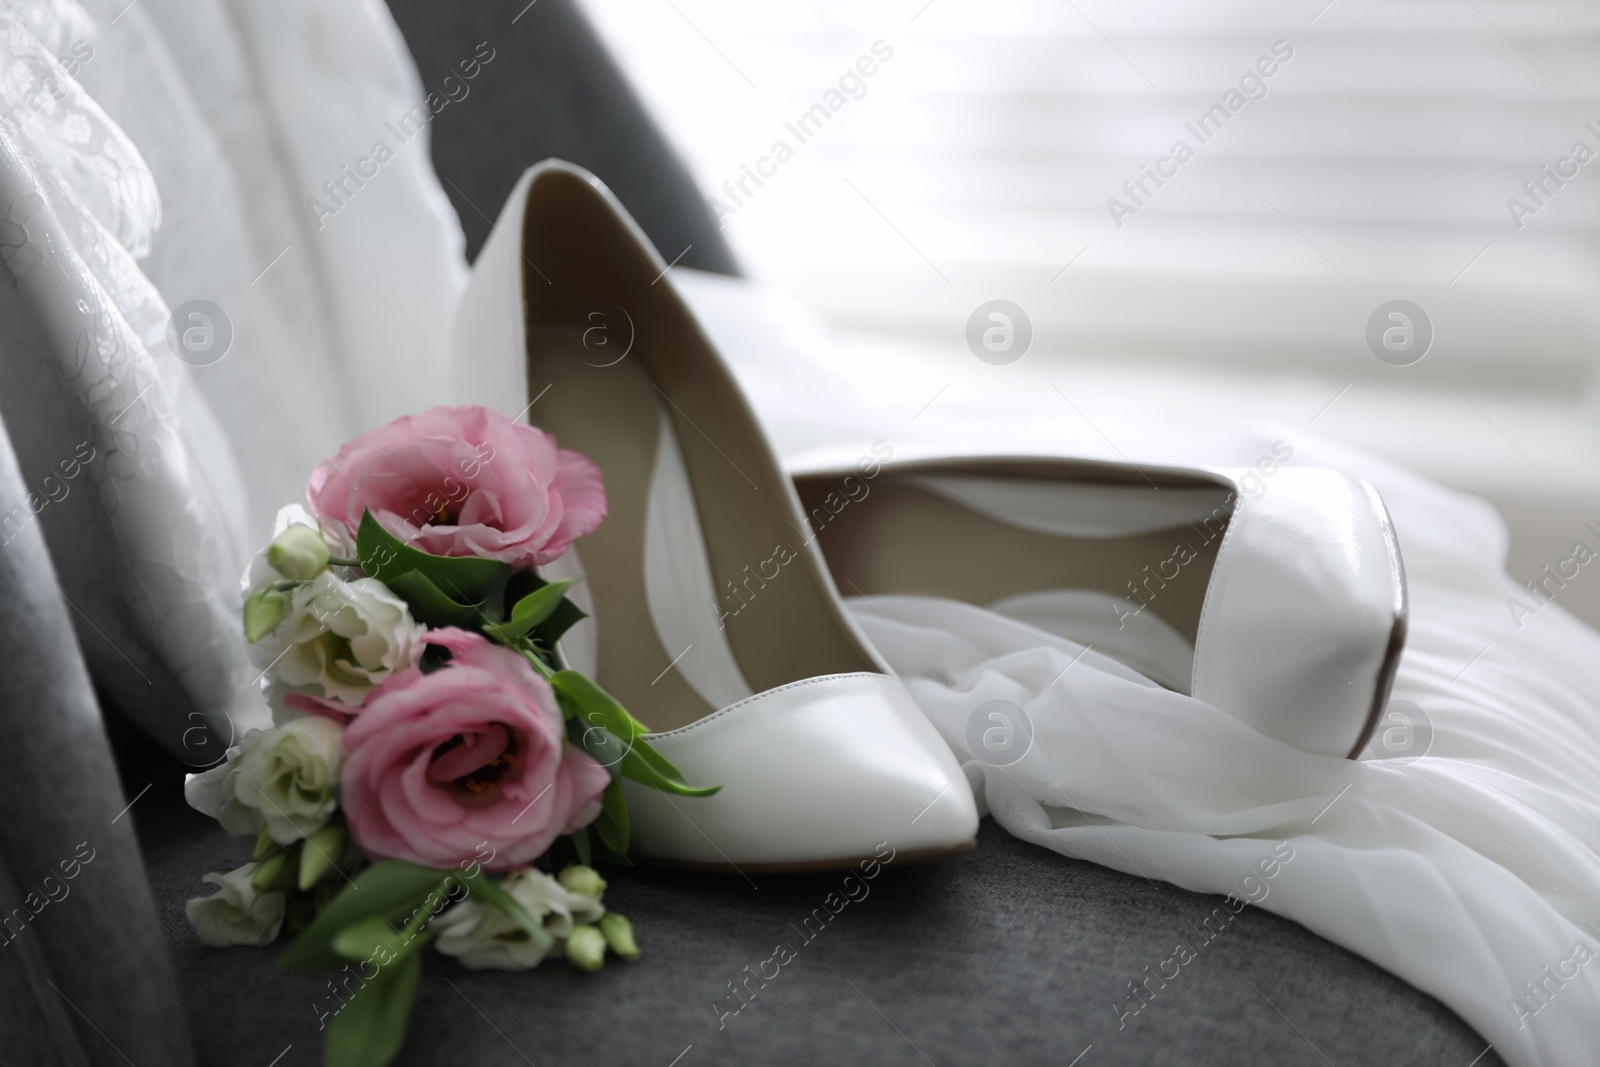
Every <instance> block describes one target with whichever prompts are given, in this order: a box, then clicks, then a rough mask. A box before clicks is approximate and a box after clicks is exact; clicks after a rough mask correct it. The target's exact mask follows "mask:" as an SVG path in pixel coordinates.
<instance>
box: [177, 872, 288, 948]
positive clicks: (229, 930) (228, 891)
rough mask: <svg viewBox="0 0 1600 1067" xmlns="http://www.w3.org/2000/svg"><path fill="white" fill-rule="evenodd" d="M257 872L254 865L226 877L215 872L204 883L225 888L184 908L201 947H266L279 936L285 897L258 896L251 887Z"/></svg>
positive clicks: (273, 894) (260, 894) (272, 894)
mask: <svg viewBox="0 0 1600 1067" xmlns="http://www.w3.org/2000/svg"><path fill="white" fill-rule="evenodd" d="M255 869H256V865H255V864H254V863H247V864H245V865H244V866H243V867H240V868H239V869H238V870H233V871H228V872H227V873H225V874H223V873H219V872H217V871H212V872H211V873H209V874H207V875H205V876H204V877H203V878H202V879H201V881H204V882H211V883H212V884H214V885H218V886H221V887H222V888H221V889H219V890H218V891H217V892H215V893H213V894H212V895H211V896H209V897H194V898H193V899H191V900H190V901H189V902H188V903H187V904H185V905H184V909H183V910H184V912H185V913H186V914H187V915H188V916H189V925H191V926H193V927H194V932H195V934H196V935H197V936H198V937H199V938H200V942H201V944H205V945H210V946H211V947H212V948H227V947H228V946H230V945H266V944H270V943H271V942H272V940H273V938H275V937H277V936H278V928H279V927H280V926H282V925H283V894H282V893H260V892H257V891H256V888H255V886H253V885H251V884H250V876H251V875H252V874H254V873H255Z"/></svg>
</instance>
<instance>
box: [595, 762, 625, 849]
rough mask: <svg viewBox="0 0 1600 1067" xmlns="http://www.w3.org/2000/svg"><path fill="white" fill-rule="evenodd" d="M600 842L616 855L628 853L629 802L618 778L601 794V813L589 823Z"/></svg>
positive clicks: (612, 780)
mask: <svg viewBox="0 0 1600 1067" xmlns="http://www.w3.org/2000/svg"><path fill="white" fill-rule="evenodd" d="M589 826H590V828H591V829H593V830H594V833H595V836H596V837H598V838H599V839H600V843H601V844H602V845H604V846H605V847H606V848H608V849H610V850H611V853H612V855H614V856H626V855H627V854H628V834H629V825H628V802H627V800H625V799H624V798H623V795H622V782H621V781H619V780H618V779H616V778H613V779H611V784H610V785H608V786H606V791H605V793H604V794H602V796H601V800H600V814H599V816H597V817H596V818H595V820H594V822H592V823H590V824H589Z"/></svg>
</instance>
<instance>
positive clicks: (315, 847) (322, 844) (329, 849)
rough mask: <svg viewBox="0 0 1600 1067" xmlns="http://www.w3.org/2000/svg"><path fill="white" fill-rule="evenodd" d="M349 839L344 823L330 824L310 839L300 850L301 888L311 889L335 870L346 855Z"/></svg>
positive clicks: (307, 839)
mask: <svg viewBox="0 0 1600 1067" xmlns="http://www.w3.org/2000/svg"><path fill="white" fill-rule="evenodd" d="M348 841H349V837H348V835H347V834H346V832H345V828H344V825H343V824H342V823H329V824H328V825H327V826H324V827H323V828H322V829H320V830H318V831H317V832H316V833H314V834H312V835H311V836H310V837H308V838H306V843H305V845H304V846H303V847H302V848H301V849H300V888H301V889H310V888H311V887H312V886H314V885H316V884H317V883H318V882H320V881H322V876H323V875H325V874H327V873H328V872H329V871H331V870H333V869H334V867H336V866H337V865H338V863H339V857H340V856H342V855H344V850H345V845H346V843H347V842H348Z"/></svg>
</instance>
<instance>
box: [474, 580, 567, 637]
mask: <svg viewBox="0 0 1600 1067" xmlns="http://www.w3.org/2000/svg"><path fill="white" fill-rule="evenodd" d="M574 580H575V579H571V578H569V579H567V580H565V581H560V582H551V583H550V584H549V585H545V586H541V587H539V588H538V589H535V590H534V591H533V592H531V593H529V594H528V595H527V596H525V597H523V598H522V599H521V600H519V601H517V603H516V606H515V607H513V608H512V609H511V618H509V619H507V620H506V621H505V622H502V623H497V624H496V625H495V627H494V629H495V633H496V635H499V636H503V637H504V638H513V637H521V636H522V635H523V634H525V633H527V632H528V631H529V630H531V629H533V628H534V627H535V626H538V625H539V624H540V623H542V622H544V621H545V620H546V619H548V618H549V617H550V616H551V615H552V614H554V613H555V610H556V608H558V607H560V606H561V600H562V597H563V596H564V595H565V594H566V591H567V589H568V588H569V587H570V586H571V585H572V583H573V581H574Z"/></svg>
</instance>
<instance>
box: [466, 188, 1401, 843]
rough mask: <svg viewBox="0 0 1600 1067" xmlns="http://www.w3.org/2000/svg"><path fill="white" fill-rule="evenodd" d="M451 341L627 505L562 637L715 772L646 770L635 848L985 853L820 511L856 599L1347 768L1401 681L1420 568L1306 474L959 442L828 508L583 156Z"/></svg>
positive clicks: (491, 274)
mask: <svg viewBox="0 0 1600 1067" xmlns="http://www.w3.org/2000/svg"><path fill="white" fill-rule="evenodd" d="M454 348H455V352H454V373H455V389H454V393H455V395H454V397H453V399H454V400H455V402H458V403H465V402H470V403H479V404H483V405H485V406H487V407H490V408H493V409H494V410H497V411H500V412H502V413H503V414H506V415H509V416H518V415H519V414H522V415H525V416H527V417H528V418H529V421H531V422H533V423H535V424H537V425H539V426H540V427H542V428H544V429H546V430H549V431H550V432H551V433H553V434H554V435H555V437H556V439H557V440H558V441H560V442H561V444H562V445H563V446H565V447H568V448H574V449H577V450H579V451H581V452H584V453H586V454H588V455H589V456H590V457H591V458H592V459H593V460H594V461H595V462H596V463H597V464H598V465H599V466H600V468H601V470H602V472H603V473H604V475H605V479H606V491H607V497H608V500H609V503H610V515H609V517H608V519H607V521H606V522H605V523H604V524H602V526H601V527H600V529H599V530H598V531H596V532H595V533H593V534H590V535H589V536H588V537H585V538H584V539H583V540H582V541H581V542H580V544H579V545H578V547H577V548H576V549H574V550H572V551H569V552H568V554H567V555H566V556H564V557H563V558H562V559H561V560H558V561H557V562H556V563H555V564H553V565H552V566H551V567H548V568H545V569H544V570H543V572H542V573H544V574H545V576H546V577H547V578H552V579H556V578H562V577H580V576H581V577H583V578H584V580H583V581H582V582H580V583H579V584H577V585H575V586H573V596H574V599H575V600H577V602H578V603H579V606H580V607H583V608H584V609H585V610H586V611H587V612H588V613H589V615H590V618H589V619H586V620H585V621H584V622H583V623H580V624H579V625H578V626H577V627H574V628H573V630H571V631H569V633H568V635H567V636H566V637H565V638H564V639H563V641H562V642H561V646H560V653H561V654H562V656H563V657H565V658H566V660H567V661H568V662H569V663H570V664H571V665H572V666H574V667H576V668H577V669H579V670H582V671H584V672H585V673H587V674H589V675H590V676H591V677H593V678H595V680H596V681H597V682H598V683H599V684H600V685H601V686H602V687H604V688H605V689H607V690H608V691H610V692H611V693H612V694H613V695H615V696H616V697H617V698H618V699H619V700H620V701H621V702H622V703H623V705H624V706H625V707H627V708H628V709H629V710H630V711H632V712H633V713H634V714H635V715H636V716H637V717H638V718H640V719H641V720H642V721H644V722H645V723H646V724H648V725H649V726H650V727H651V729H652V731H653V733H652V734H651V735H650V740H651V743H652V744H653V745H654V746H655V747H656V748H657V749H658V750H659V751H660V752H661V753H662V755H664V756H666V757H667V758H668V759H670V760H671V761H672V762H673V763H675V764H676V765H677V766H678V767H679V768H680V769H681V770H682V771H683V772H684V774H685V775H686V776H687V777H688V778H689V780H691V781H695V782H708V783H711V782H714V783H720V784H721V785H722V787H723V788H722V790H721V792H719V793H717V794H716V795H715V796H712V797H708V798H696V799H686V798H677V797H670V796H668V795H666V794H664V793H658V792H655V791H654V790H650V789H645V788H636V787H634V785H633V783H625V788H626V789H627V794H628V803H629V810H630V815H631V817H632V821H633V853H634V854H635V855H637V856H640V857H642V858H649V859H654V860H658V861H664V862H672V863H678V864H684V865H691V866H704V867H716V868H738V869H740V870H746V871H749V870H774V869H786V870H800V869H808V868H825V867H834V866H844V865H848V864H851V863H854V862H855V861H858V860H861V859H865V858H868V857H872V856H873V855H875V854H881V853H880V851H879V850H880V849H881V848H882V847H883V846H884V845H885V844H887V845H888V846H890V847H891V848H893V849H894V851H895V855H896V856H897V859H899V860H901V861H904V860H905V859H916V858H932V857H937V856H942V855H949V854H953V853H958V852H962V851H965V850H967V849H969V848H971V847H972V844H973V838H974V834H975V832H976V827H977V813H976V809H975V807H974V804H973V799H972V795H971V793H970V790H969V789H968V786H967V784H966V781H965V779H964V777H963V775H962V772H961V769H960V768H959V767H958V766H957V764H956V762H955V760H954V758H953V756H952V755H951V753H950V750H949V749H948V747H947V746H946V745H945V744H944V742H943V741H942V740H941V739H940V737H939V735H938V733H937V731H935V730H934V728H933V727H932V726H931V725H930V724H929V723H928V721H927V720H926V719H925V718H924V716H923V715H922V713H921V712H920V711H919V710H918V709H917V707H916V706H915V704H914V703H913V702H912V700H911V698H910V695H909V693H908V692H907V690H906V689H905V687H904V685H903V684H902V683H901V682H900V681H899V680H898V679H897V678H895V677H894V676H893V675H892V674H891V673H890V672H889V670H888V668H887V666H886V665H885V664H884V663H883V662H882V660H881V659H880V657H879V656H878V655H877V653H876V652H875V651H874V650H873V649H872V647H871V646H870V645H869V644H868V642H867V641H866V640H865V638H864V637H863V636H862V635H861V634H860V633H859V632H858V630H857V629H856V627H855V625H854V624H853V622H852V621H851V619H850V616H849V614H848V612H847V611H846V610H845V609H844V607H843V605H842V604H841V602H840V600H839V595H838V592H837V591H836V589H835V586H834V581H833V578H832V577H831V576H830V573H829V570H828V567H827V566H825V564H824V562H823V557H822V555H821V553H820V552H819V551H818V549H817V539H813V538H812V537H810V536H809V535H808V533H807V518H806V512H808V511H813V510H814V509H816V508H821V509H823V510H822V511H821V512H820V513H819V516H826V517H828V518H829V519H830V520H831V521H826V522H820V521H819V522H817V523H815V524H814V525H816V526H818V527H819V529H820V542H821V544H822V546H823V548H824V550H825V551H826V552H827V553H828V561H829V563H830V564H832V566H833V567H834V570H835V573H836V574H838V575H840V576H841V578H848V579H849V582H848V585H847V588H849V587H850V586H853V587H854V588H849V591H850V592H856V591H858V590H859V591H860V592H864V593H875V592H876V593H887V592H895V593H925V594H928V595H937V596H946V597H954V598H957V599H961V600H966V601H969V602H973V603H978V604H982V605H984V606H988V607H991V608H993V609H994V610H997V611H1000V612H1002V613H1006V614H1010V615H1012V616H1013V617H1016V618H1018V619H1021V620H1022V621H1026V622H1030V623H1032V624H1034V625H1037V626H1041V627H1042V628H1044V629H1047V630H1052V631H1054V632H1057V633H1060V634H1062V635H1063V636H1067V637H1070V638H1073V639H1076V640H1081V641H1084V642H1085V643H1089V644H1094V645H1095V647H1096V648H1097V649H1099V650H1100V651H1103V652H1106V653H1107V654H1109V655H1113V656H1120V657H1121V658H1123V659H1124V660H1125V661H1127V662H1128V663H1129V664H1130V665H1131V666H1134V667H1136V668H1138V669H1140V670H1142V671H1144V672H1145V673H1147V674H1148V675H1149V676H1150V677H1152V678H1153V679H1155V680H1157V681H1158V682H1161V683H1162V684H1165V685H1167V686H1168V687H1170V688H1173V689H1178V690H1180V691H1183V692H1187V693H1191V694H1193V695H1194V696H1196V697H1199V698H1201V699H1205V700H1207V701H1209V702H1211V703H1214V704H1216V705H1217V706H1218V707H1221V708H1223V709H1224V710H1227V711H1230V712H1231V713H1233V714H1235V715H1237V716H1239V717H1240V718H1243V719H1244V720H1245V721H1247V722H1249V723H1250V724H1251V725H1253V726H1255V727H1256V728H1257V729H1259V730H1261V731H1262V732H1264V733H1268V734H1270V735H1272V736H1274V737H1278V738H1280V739H1282V740H1285V741H1287V742H1289V743H1291V744H1297V745H1299V746H1300V747H1304V748H1309V749H1311V750H1313V751H1318V752H1328V753H1337V754H1340V755H1344V754H1347V753H1348V754H1352V755H1353V754H1354V753H1355V752H1356V751H1359V749H1360V747H1361V745H1362V744H1363V743H1364V741H1365V735H1366V734H1367V733H1368V732H1370V729H1371V726H1372V723H1373V722H1374V721H1375V718H1374V716H1375V714H1376V709H1377V708H1378V707H1380V706H1381V704H1382V702H1383V699H1384V698H1385V696H1386V693H1387V688H1388V684H1389V680H1390V678H1391V677H1392V674H1393V669H1394V661H1395V660H1396V659H1397V658H1398V650H1399V643H1400V641H1401V640H1402V639H1403V618H1404V579H1403V576H1402V574H1401V572H1400V565H1399V555H1398V551H1397V550H1396V548H1395V545H1394V539H1393V535H1392V532H1391V531H1390V530H1389V527H1388V523H1387V517H1386V516H1385V515H1384V513H1383V508H1382V505H1381V503H1380V502H1378V500H1377V496H1376V494H1375V493H1374V492H1373V491H1372V490H1371V488H1370V487H1367V486H1365V485H1364V484H1363V483H1359V482H1354V481H1352V480H1350V479H1347V478H1345V477H1344V476H1342V475H1339V474H1336V473H1335V472H1331V471H1318V470H1311V469H1304V468H1293V469H1291V468H1286V469H1283V470H1281V471H1279V472H1278V473H1277V476H1276V477H1275V478H1274V479H1273V480H1272V482H1271V484H1270V488H1269V489H1268V491H1267V492H1266V493H1265V494H1264V495H1262V496H1261V497H1260V498H1259V499H1256V500H1252V501H1248V502H1245V503H1243V504H1242V505H1241V503H1240V502H1241V500H1242V499H1243V498H1242V497H1241V494H1240V490H1241V488H1242V485H1243V482H1244V478H1243V474H1242V472H1241V473H1240V474H1239V475H1238V476H1235V475H1233V474H1230V473H1229V472H1226V471H1197V470H1176V469H1166V470H1159V471H1152V470H1151V469H1150V468H1144V469H1143V470H1142V471H1141V470H1139V469H1138V468H1133V467H1131V466H1128V465H1119V464H1108V463H1094V462H1080V461H1069V460H1061V459H998V458H988V459H984V458H977V459H946V460H928V461H922V462H918V463H905V462H901V463H895V464H893V465H891V466H889V467H886V468H884V470H883V471H882V472H881V473H880V474H879V475H878V477H877V478H876V479H875V480H874V481H873V484H872V487H871V493H870V495H869V496H867V497H864V498H862V501H863V502H862V503H859V504H852V505H851V508H850V509H849V510H848V511H847V512H845V513H843V514H841V515H839V516H837V517H834V515H833V512H832V511H831V510H830V509H829V504H828V494H829V493H830V492H831V491H833V489H834V487H835V486H836V485H837V484H838V483H839V481H840V479H841V477H842V476H843V473H844V472H839V471H831V470H827V469H817V470H812V471H810V472H808V473H807V474H806V475H805V476H803V477H802V478H801V479H800V488H801V491H802V493H803V494H805V495H806V496H807V497H808V498H809V500H808V506H807V508H806V509H805V510H804V511H803V510H802V508H801V505H800V501H799V498H798V497H797V495H796V491H795V487H794V485H793V484H792V483H791V482H790V480H789V477H788V475H786V474H785V473H784V471H783V470H782V469H781V468H780V466H779V464H778V462H777V459H776V457H775V455H774V452H773V450H772V448H771V447H770V445H769V444H768V443H767V441H766V439H765V437H764V435H763V433H762V430H761V428H760V426H759V424H758V423H757V421H756V419H755V416H754V415H753V413H752V412H751V410H750V408H749V406H748V404H747V403H746V401H745V399H744V397H743V395H742V394H741V392H740V390H739V388H738V386H737V384H736V383H735V381H734V379H733V376H732V374H731V372H730V371H729V370H728V368H727V367H726V366H725V364H724V363H723V361H722V359H721V357H720V356H719V355H718V354H717V352H716V351H715V349H714V348H713V347H712V345H711V343H710V342H709V341H708V340H707V338H706V336H705V334H704V333H703V332H702V331H701V329H700V327H699V326H698V324H697V323H696V321H695V319H694V317H693V315H692V314H691V313H690V311H689V309H688V307H687V305H686V304H685V303H684V301H683V300H682V299H681V298H680V297H679V295H678V294H677V292H676V291H675V290H674V288H673V283H672V279H671V278H669V277H668V276H667V268H666V264H665V263H664V262H663V261H662V259H661V257H660V256H659V255H657V254H656V252H655V250H654V249H653V248H652V247H651V246H650V243H649V241H648V240H647V239H646V238H645V237H644V235H643V234H642V233H641V232H640V231H639V229H638V227H637V226H636V225H635V224H634V223H633V220H632V219H631V218H630V217H629V216H628V215H627V213H626V211H624V210H623V208H622V207H621V205H619V204H618V203H617V202H616V200H615V199H614V198H613V197H612V196H611V194H610V193H609V192H608V191H607V190H606V189H605V187H604V186H603V185H601V184H600V182H599V181H598V180H597V179H595V178H594V177H593V176H592V175H590V174H589V173H587V172H586V171H583V170H581V169H580V168H577V167H573V166H571V165H569V164H565V163H560V162H556V161H551V162H547V163H544V164H540V165H539V166H537V167H534V168H532V169H530V170H529V171H528V172H527V173H526V174H524V175H523V177H522V180H521V181H520V182H519V183H518V184H517V186H516V188H515V189H514V190H513V191H512V194H511V197H510V199H509V200H508V202H507V204H506V206H505V208H504V209H503V211H502V213H501V216H500V219H499V220H498V222H497V223H496V233H495V236H493V237H491V239H490V240H489V242H488V243H487V244H486V245H485V247H484V249H483V252H482V253H481V255H480V258H479V260H478V262H477V264H476V266H475V267H474V271H473V279H472V281H471V284H470V286H469V288H468V291H467V293H466V294H465V296H464V298H463V301H462V304H461V306H460V310H459V311H458V313H457V325H456V335H455V338H454ZM530 409H531V410H530ZM1147 479H1148V480H1149V482H1151V483H1153V484H1146V480H1147ZM1154 486H1159V488H1155V487H1154ZM1180 542H1182V543H1184V544H1186V545H1187V546H1188V547H1187V550H1186V551H1183V552H1182V553H1181V554H1182V555H1183V556H1184V558H1183V559H1182V560H1179V559H1177V556H1178V555H1179V554H1180V553H1179V545H1180Z"/></svg>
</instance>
